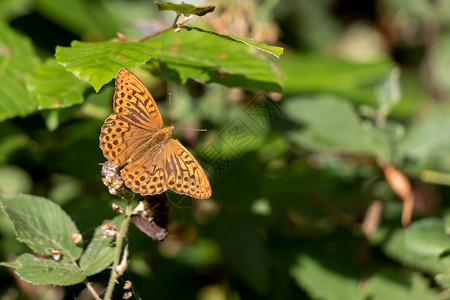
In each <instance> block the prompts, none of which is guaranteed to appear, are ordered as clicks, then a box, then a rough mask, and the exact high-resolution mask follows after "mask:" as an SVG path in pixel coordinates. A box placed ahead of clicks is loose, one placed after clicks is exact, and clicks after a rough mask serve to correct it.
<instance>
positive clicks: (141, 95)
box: [114, 69, 163, 131]
mask: <svg viewBox="0 0 450 300" xmlns="http://www.w3.org/2000/svg"><path fill="white" fill-rule="evenodd" d="M114 112H115V113H116V114H117V115H118V116H119V117H120V118H121V119H123V120H124V121H127V122H129V123H130V124H132V125H134V126H137V127H141V128H143V129H146V130H153V131H154V130H158V129H161V128H162V127H163V121H162V118H161V114H160V113H159V110H158V107H157V106H156V103H155V100H154V99H153V97H152V94H150V92H149V91H148V89H147V88H146V87H145V85H144V84H143V83H142V81H141V80H140V79H139V78H137V77H136V76H135V75H134V74H133V73H131V72H130V71H128V70H126V69H122V70H120V72H119V75H117V78H116V91H115V93H114Z"/></svg>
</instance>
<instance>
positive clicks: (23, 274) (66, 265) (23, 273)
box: [0, 253, 86, 286]
mask: <svg viewBox="0 0 450 300" xmlns="http://www.w3.org/2000/svg"><path fill="white" fill-rule="evenodd" d="M0 265H1V266H5V267H12V268H16V273H17V275H19V276H20V278H21V279H23V280H25V281H28V282H31V283H33V284H54V285H62V286H65V285H74V284H77V283H80V282H83V281H84V280H85V279H86V275H84V274H83V273H82V271H81V270H80V269H79V267H78V266H77V265H76V264H74V263H72V262H68V261H56V260H53V259H45V258H39V257H35V256H33V255H31V254H28V253H27V254H22V255H21V256H19V258H18V259H16V260H15V261H14V262H11V263H4V262H3V263H0Z"/></svg>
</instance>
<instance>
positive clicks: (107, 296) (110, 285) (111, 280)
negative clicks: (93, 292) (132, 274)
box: [104, 193, 134, 300]
mask: <svg viewBox="0 0 450 300" xmlns="http://www.w3.org/2000/svg"><path fill="white" fill-rule="evenodd" d="M133 196H134V195H133V194H132V193H130V195H129V196H126V197H124V199H125V200H127V207H126V209H125V218H124V219H123V222H122V225H121V227H120V231H119V232H118V233H117V238H116V251H115V254H114V262H113V265H112V269H111V277H110V278H109V282H108V287H107V289H106V293H105V297H104V299H105V300H110V299H111V296H112V293H113V291H114V285H115V284H116V279H117V278H118V277H119V276H121V275H122V274H123V271H124V270H120V271H118V270H117V267H118V266H119V263H120V260H121V259H120V257H121V254H122V248H123V247H122V244H123V240H124V238H125V236H126V235H127V231H128V224H129V223H130V216H131V211H132V205H133ZM124 255H125V254H124ZM125 259H126V258H125Z"/></svg>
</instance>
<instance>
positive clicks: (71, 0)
mask: <svg viewBox="0 0 450 300" xmlns="http://www.w3.org/2000/svg"><path fill="white" fill-rule="evenodd" d="M35 5H36V9H37V11H38V12H39V13H40V14H42V15H43V16H46V17H47V18H48V19H49V20H52V21H53V22H54V23H56V24H60V25H61V26H62V27H64V28H66V29H67V30H69V31H71V32H73V33H75V34H77V35H79V36H83V37H86V38H87V39H89V38H90V39H91V40H104V39H107V38H110V37H113V36H115V34H116V32H117V30H118V27H117V22H116V21H115V20H114V18H113V17H112V16H111V15H110V14H109V12H108V10H107V9H106V6H105V5H104V4H103V2H102V1H86V0H81V1H80V0H65V1H54V0H36V1H35Z"/></svg>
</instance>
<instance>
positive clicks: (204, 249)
mask: <svg viewBox="0 0 450 300" xmlns="http://www.w3.org/2000/svg"><path fill="white" fill-rule="evenodd" d="M167 256H168V257H169V258H171V259H174V260H177V261H179V262H181V263H185V264H188V265H192V266H196V267H201V266H208V265H212V264H216V263H218V262H219V261H220V260H221V258H222V255H221V252H220V249H219V246H218V245H217V243H216V242H214V241H212V240H208V239H201V238H200V239H197V240H195V242H194V243H192V244H190V245H188V246H186V247H183V248H182V249H180V251H177V252H169V253H168V254H167Z"/></svg>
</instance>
